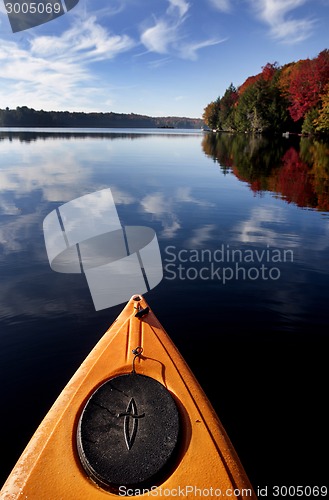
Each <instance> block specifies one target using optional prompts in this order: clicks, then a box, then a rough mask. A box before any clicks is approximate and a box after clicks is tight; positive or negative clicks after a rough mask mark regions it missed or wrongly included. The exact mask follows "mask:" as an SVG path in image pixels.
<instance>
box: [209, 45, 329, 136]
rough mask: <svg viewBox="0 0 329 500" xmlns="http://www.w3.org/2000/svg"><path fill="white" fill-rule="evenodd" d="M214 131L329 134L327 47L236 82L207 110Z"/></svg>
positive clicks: (270, 66) (272, 66)
mask: <svg viewBox="0 0 329 500" xmlns="http://www.w3.org/2000/svg"><path fill="white" fill-rule="evenodd" d="M203 119H204V121H205V123H206V124H207V126H208V127H210V129H212V130H216V131H226V132H247V133H283V132H293V133H301V134H314V135H323V136H326V137H328V136H329V50H328V49H325V50H323V51H322V52H320V53H319V55H318V56H317V57H315V58H313V59H303V60H299V61H297V62H291V63H289V64H285V65H284V66H279V64H278V63H277V62H275V63H267V64H266V65H265V66H263V67H262V71H261V72H260V73H258V74H257V75H254V76H250V77H248V78H247V79H246V80H245V82H244V83H243V84H242V85H240V86H239V87H237V88H236V87H235V86H234V85H233V83H231V85H230V86H229V87H228V89H227V90H226V91H225V93H224V95H223V96H222V97H218V98H217V99H216V100H215V101H212V102H211V103H209V104H208V105H207V106H206V107H205V109H204V113H203Z"/></svg>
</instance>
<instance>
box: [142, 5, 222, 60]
mask: <svg viewBox="0 0 329 500" xmlns="http://www.w3.org/2000/svg"><path fill="white" fill-rule="evenodd" d="M168 2H169V7H168V8H167V10H166V11H165V13H164V14H163V15H162V16H161V17H160V18H159V19H154V20H153V24H152V26H149V27H147V28H146V29H144V30H143V32H142V33H141V43H142V44H143V45H144V46H145V48H146V49H147V51H148V52H155V53H157V54H162V55H173V56H178V57H180V58H182V59H189V60H196V59H197V57H198V51H199V50H200V49H203V48H206V47H209V46H211V45H216V44H218V43H221V42H223V41H224V40H222V39H214V38H211V39H206V40H201V41H195V40H190V36H189V34H187V33H186V32H185V31H184V26H185V25H186V22H187V20H188V17H189V15H188V12H189V10H190V4H189V3H188V2H186V1H185V0H168Z"/></svg>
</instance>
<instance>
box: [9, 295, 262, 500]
mask: <svg viewBox="0 0 329 500" xmlns="http://www.w3.org/2000/svg"><path fill="white" fill-rule="evenodd" d="M137 299H138V300H137ZM136 313H138V314H137V317H136ZM144 313H145V314H144ZM138 316H139V317H138ZM134 373H135V374H137V375H138V376H139V377H140V376H145V377H148V378H150V379H152V380H154V381H156V382H158V383H159V384H161V387H164V389H165V390H166V391H165V392H168V393H169V394H170V395H171V396H172V398H173V400H174V402H175V405H176V406H177V409H178V413H179V421H180V431H179V438H178V437H177V440H178V441H179V442H178V445H177V449H176V450H175V454H174V458H173V459H172V461H171V463H170V466H169V468H168V465H166V467H165V473H163V474H162V475H161V474H160V475H156V476H155V478H154V483H152V479H149V481H148V483H144V482H141V483H139V482H138V481H137V482H135V483H134V482H133V483H132V484H130V483H129V481H128V482H127V484H124V483H125V481H124V480H123V484H122V485H119V484H117V483H116V484H115V485H114V486H113V488H112V487H111V485H104V484H102V482H101V481H97V478H95V477H93V474H88V472H87V471H86V466H85V465H86V464H84V463H83V460H82V457H81V449H80V452H79V438H78V436H79V426H81V421H82V420H81V419H82V418H83V417H82V415H83V414H84V411H85V409H86V408H87V407H88V401H90V399H91V398H92V397H94V396H93V395H94V394H95V392H96V391H97V390H98V389H99V388H101V387H102V386H104V384H106V383H107V382H108V381H109V380H110V381H111V380H112V379H115V378H117V379H121V378H122V376H123V375H131V374H134ZM111 390H112V389H111ZM135 410H136V408H135V409H134V410H133V413H132V410H131V407H130V408H128V411H127V412H126V413H122V415H121V414H119V415H118V416H122V417H123V418H122V419H121V420H120V419H118V422H119V421H120V425H121V421H122V422H123V421H124V419H125V417H127V419H128V420H134V425H137V423H136V421H137V420H139V419H138V418H137V417H141V415H137V413H138V409H137V410H136V411H135ZM131 416H133V417H134V418H133V419H129V417H131ZM142 416H143V415H142ZM127 419H126V421H127ZM141 420H142V419H141ZM141 420H140V421H141ZM122 425H123V423H122ZM129 426H130V428H129ZM123 428H124V427H123ZM126 428H127V429H126V430H127V433H128V438H127V436H126V444H125V446H127V439H128V445H129V439H130V438H131V436H130V437H129V433H130V434H133V432H135V431H134V428H133V427H132V424H131V423H130V422H128V424H127V425H126ZM128 448H129V446H128ZM125 453H126V454H127V456H129V452H127V451H125ZM145 460H147V458H146V459H145ZM136 467H138V464H136ZM123 478H124V473H123ZM145 485H146V486H147V487H146V486H145ZM137 494H138V495H140V497H141V498H144V497H145V498H147V497H148V498H149V497H150V495H151V494H152V496H185V497H187V498H198V497H200V496H208V497H209V498H216V497H218V496H221V498H231V499H232V498H249V499H250V498H254V499H255V498H256V496H255V494H254V492H253V489H252V486H251V484H250V482H249V480H248V477H247V475H246V473H245V471H244V469H243V466H242V465H241V463H240V460H239V458H238V456H237V454H236V452H235V450H234V448H233V446H232V444H231V442H230V440H229V438H228V436H227V434H226V432H225V430H224V428H223V426H222V424H221V422H220V421H219V419H218V417H217V415H216V413H215V411H214V410H213V408H212V406H211V404H210V402H209V400H208V399H207V397H206V395H205V394H204V392H203V390H202V389H201V387H200V385H199V383H198V382H197V380H196V379H195V377H194V375H193V373H192V372H191V370H190V368H189V367H188V366H187V364H186V362H185V361H184V359H183V358H182V356H181V354H180V353H179V351H178V350H177V348H176V347H175V345H174V344H173V342H172V341H171V339H170V338H169V336H168V334H167V333H166V331H165V330H164V328H163V327H162V326H161V324H160V323H159V321H158V320H157V318H156V316H155V315H154V313H153V312H152V310H150V308H149V306H148V304H147V303H146V301H145V299H144V297H142V296H134V297H132V298H131V300H130V301H129V302H128V303H127V304H126V306H125V307H124V309H123V311H122V312H121V314H120V315H119V316H118V318H117V319H116V320H115V321H114V323H113V324H112V325H111V326H110V328H109V329H108V330H107V332H106V333H105V334H104V336H103V337H102V338H101V339H100V341H99V342H98V343H97V345H96V346H95V347H94V349H93V350H92V351H91V352H90V354H89V356H88V357H87V358H86V359H85V361H84V362H83V363H82V365H81V366H80V368H79V369H78V370H77V372H76V373H75V375H74V376H73V377H72V379H71V380H70V382H69V383H68V384H67V386H66V387H65V389H64V390H63V391H62V393H61V394H60V396H59V397H58V399H57V401H56V402H55V403H54V405H53V407H52V408H51V409H50V411H49V413H48V414H47V416H46V417H45V419H44V420H43V422H42V423H41V425H40V426H39V428H38V429H37V431H36V432H35V434H34V436H33V437H32V439H31V441H30V443H29V444H28V446H27V448H26V449H25V451H24V452H23V454H22V456H21V458H20V459H19V461H18V462H17V464H16V466H15V468H14V469H13V471H12V473H11V474H10V476H9V478H8V480H7V481H6V483H5V484H4V486H3V488H2V490H1V493H0V499H16V498H24V499H25V498H27V499H37V500H50V499H51V500H57V499H58V500H59V499H65V500H77V499H78V498H81V499H84V500H89V499H90V500H106V499H108V498H111V497H116V498H117V497H118V496H132V495H137Z"/></svg>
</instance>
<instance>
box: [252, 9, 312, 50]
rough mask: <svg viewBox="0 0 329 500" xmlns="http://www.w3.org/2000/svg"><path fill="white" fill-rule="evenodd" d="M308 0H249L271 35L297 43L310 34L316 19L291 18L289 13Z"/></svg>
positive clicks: (282, 40) (284, 40)
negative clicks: (268, 27)
mask: <svg viewBox="0 0 329 500" xmlns="http://www.w3.org/2000/svg"><path fill="white" fill-rule="evenodd" d="M308 1H309V0H251V3H252V5H253V6H254V8H255V10H256V13H257V15H258V17H259V19H261V20H262V21H264V22H265V23H266V24H268V25H269V26H270V33H271V36H272V37H273V38H275V39H277V40H279V41H281V42H284V43H298V42H301V41H303V40H305V39H307V38H309V36H310V35H311V34H312V32H313V30H314V28H315V24H316V21H315V19H311V18H309V17H303V18H297V17H296V18H293V17H292V15H291V13H292V12H293V11H295V10H296V9H298V8H299V7H301V6H303V5H304V4H305V3H307V2H308Z"/></svg>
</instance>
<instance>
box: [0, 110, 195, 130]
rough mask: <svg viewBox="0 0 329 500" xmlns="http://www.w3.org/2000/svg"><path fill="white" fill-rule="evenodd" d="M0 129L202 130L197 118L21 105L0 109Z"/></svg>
mask: <svg viewBox="0 0 329 500" xmlns="http://www.w3.org/2000/svg"><path fill="white" fill-rule="evenodd" d="M0 127H1V128H6V127H10V128H13V127H19V128H34V127H36V128H56V129H58V128H74V129H76V128H98V129H99V128H154V129H201V128H203V127H204V121H203V120H202V119H201V118H187V117H177V116H166V117H151V116H146V115H138V114H135V113H130V114H124V113H122V114H119V113H112V112H109V113H85V112H70V111H43V110H40V111H36V110H35V109H32V108H28V107H27V106H22V107H17V108H16V109H9V108H6V109H0Z"/></svg>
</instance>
